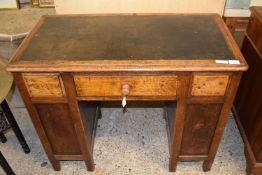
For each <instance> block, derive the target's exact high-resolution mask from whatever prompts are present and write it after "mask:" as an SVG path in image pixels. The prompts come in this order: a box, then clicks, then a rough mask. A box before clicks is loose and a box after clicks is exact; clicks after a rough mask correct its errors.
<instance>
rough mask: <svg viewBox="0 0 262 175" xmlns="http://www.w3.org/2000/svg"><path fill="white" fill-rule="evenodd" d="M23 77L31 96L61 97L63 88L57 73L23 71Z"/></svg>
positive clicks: (63, 91) (63, 92)
mask: <svg viewBox="0 0 262 175" xmlns="http://www.w3.org/2000/svg"><path fill="white" fill-rule="evenodd" d="M23 79H24V82H25V85H26V88H27V90H28V93H29V95H30V96H31V97H63V96H65V90H64V86H63V83H62V81H61V78H60V76H59V74H55V73H54V74H53V73H52V74H51V73H50V74H47V73H46V74H44V73H39V74H37V73H32V74H31V73H24V74H23Z"/></svg>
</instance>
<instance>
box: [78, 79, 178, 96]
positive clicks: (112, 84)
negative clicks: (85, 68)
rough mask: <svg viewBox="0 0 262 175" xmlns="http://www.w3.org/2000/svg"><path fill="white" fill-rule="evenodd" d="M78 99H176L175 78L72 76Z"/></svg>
mask: <svg viewBox="0 0 262 175" xmlns="http://www.w3.org/2000/svg"><path fill="white" fill-rule="evenodd" d="M74 80H75V84H76V91H77V95H78V96H80V97H84V96H86V97H123V96H124V94H125V93H126V96H128V97H156V98H158V97H159V98H161V97H162V98H164V97H170V98H173V99H175V98H176V88H177V76H83V75H75V76H74Z"/></svg>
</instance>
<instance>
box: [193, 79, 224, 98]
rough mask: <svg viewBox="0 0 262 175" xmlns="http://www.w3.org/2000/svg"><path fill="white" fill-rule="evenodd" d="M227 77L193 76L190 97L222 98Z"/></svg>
mask: <svg viewBox="0 0 262 175" xmlns="http://www.w3.org/2000/svg"><path fill="white" fill-rule="evenodd" d="M228 80H229V75H213V74H212V75H206V74H203V75H202V74H195V75H193V82H192V90H191V95H192V96H224V95H225V92H226V89H227V84H228Z"/></svg>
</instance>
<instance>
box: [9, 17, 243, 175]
mask: <svg viewBox="0 0 262 175" xmlns="http://www.w3.org/2000/svg"><path fill="white" fill-rule="evenodd" d="M215 60H225V61H228V60H234V61H237V60H239V61H240V63H239V64H235V65H234V64H218V63H216V61H215ZM246 69H247V64H246V62H245V60H244V59H243V57H242V55H241V53H240V51H239V49H238V48H237V45H236V44H235V42H234V41H233V39H232V36H231V34H230V32H229V31H228V29H227V28H226V26H225V24H224V22H223V21H222V19H221V18H220V17H219V16H218V15H214V14H204V15H174V14H169V15H167V14H166V15H163V14H162V15H120V16H119V15H117V16H116V15H111V16H110V15H109V16H105V15H104V16H103V15H101V16H95V15H89V16H86V15H79V16H78V15H72V16H71V15H67V16H63V15H61V16H45V17H42V18H41V19H40V21H39V22H38V24H37V25H36V27H35V28H34V29H33V30H32V32H31V33H30V35H29V36H28V37H27V38H26V39H25V40H24V41H23V43H22V45H21V46H20V47H19V49H18V50H17V52H16V53H15V55H14V56H13V58H12V60H11V61H10V63H9V65H8V67H7V70H8V71H11V72H13V74H14V78H15V81H16V84H17V86H18V88H19V90H20V92H21V95H22V97H23V99H24V101H25V104H26V107H27V109H28V111H29V113H30V116H31V118H32V121H33V123H34V125H35V128H36V130H37V132H38V135H39V137H40V140H41V141H42V144H43V146H44V149H45V151H46V153H47V156H48V158H49V160H50V162H51V163H52V165H53V167H54V169H55V170H60V164H59V160H84V161H85V163H86V166H87V169H88V170H90V171H93V170H94V168H95V167H94V161H93V156H92V152H93V143H94V138H95V131H96V123H97V119H98V118H99V117H100V116H101V113H100V106H99V101H110V100H122V98H123V96H124V95H125V96H126V97H127V100H128V101H129V100H135V101H141V100H157V101H166V104H167V105H166V106H165V119H166V121H167V133H168V139H169V143H167V145H168V144H169V151H170V161H169V169H170V171H175V170H176V165H177V162H178V161H202V160H203V161H204V164H203V170H204V171H208V170H210V168H211V166H212V163H213V161H214V157H215V155H216V152H217V148H218V145H219V142H220V139H221V137H222V134H223V130H224V127H225V125H226V122H227V119H228V116H229V112H230V108H231V105H232V102H233V99H234V96H235V93H236V90H237V87H238V84H239V80H240V78H241V74H242V72H243V71H245V70H246ZM119 103H120V102H119ZM72 143H73V144H72ZM145 166H146V165H145Z"/></svg>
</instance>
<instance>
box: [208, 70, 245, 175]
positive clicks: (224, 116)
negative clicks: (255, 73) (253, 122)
mask: <svg viewBox="0 0 262 175" xmlns="http://www.w3.org/2000/svg"><path fill="white" fill-rule="evenodd" d="M241 75H242V74H241V73H235V74H233V75H231V79H230V82H229V85H228V88H227V89H228V90H227V92H226V94H225V100H224V104H223V107H222V109H221V112H220V116H219V120H218V124H217V127H216V130H215V133H214V138H213V140H212V143H211V145H210V150H209V154H208V158H207V159H206V160H205V161H204V163H203V171H205V172H206V171H209V170H210V169H211V167H212V164H213V162H214V159H215V156H216V153H217V149H218V146H219V143H220V140H221V138H222V136H223V132H224V128H225V126H226V123H227V120H228V117H229V114H230V111H231V107H232V104H233V100H234V98H235V95H236V92H237V89H238V85H239V82H240V79H241Z"/></svg>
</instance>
